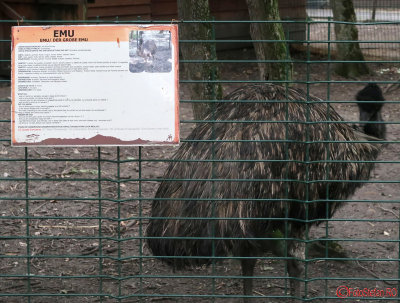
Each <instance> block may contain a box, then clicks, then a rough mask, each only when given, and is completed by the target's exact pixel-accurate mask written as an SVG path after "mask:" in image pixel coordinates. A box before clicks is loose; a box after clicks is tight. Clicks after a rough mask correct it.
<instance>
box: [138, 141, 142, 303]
mask: <svg viewBox="0 0 400 303" xmlns="http://www.w3.org/2000/svg"><path fill="white" fill-rule="evenodd" d="M138 149H139V158H138V168H139V172H138V173H139V193H138V199H139V275H140V278H139V293H140V294H143V278H142V275H143V200H142V146H139V148H138ZM139 302H143V297H142V296H140V297H139Z"/></svg>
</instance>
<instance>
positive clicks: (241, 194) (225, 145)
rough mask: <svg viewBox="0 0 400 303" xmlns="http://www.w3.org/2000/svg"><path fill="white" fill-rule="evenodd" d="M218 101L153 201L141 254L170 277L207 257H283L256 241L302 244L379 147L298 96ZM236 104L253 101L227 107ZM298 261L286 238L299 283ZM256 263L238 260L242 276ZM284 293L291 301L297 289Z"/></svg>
mask: <svg viewBox="0 0 400 303" xmlns="http://www.w3.org/2000/svg"><path fill="white" fill-rule="evenodd" d="M225 99H227V100H232V102H221V103H219V104H218V105H216V108H215V111H214V113H210V114H209V115H208V116H207V118H206V119H205V120H215V122H213V121H210V122H205V123H201V124H199V125H198V126H196V127H195V129H194V130H193V131H192V133H191V134H190V135H189V137H188V138H187V139H188V140H202V141H190V142H185V143H183V144H182V145H181V146H180V148H179V150H178V151H177V153H176V154H175V156H174V159H176V160H183V161H174V162H172V163H171V164H170V165H169V167H168V169H167V171H166V173H165V176H164V179H163V181H162V182H161V184H160V186H159V188H158V190H157V193H156V196H155V200H154V201H153V203H152V210H151V217H152V218H150V222H149V225H148V228H147V236H148V237H149V238H148V240H147V243H148V246H149V248H150V249H151V251H152V253H153V254H154V255H156V256H165V257H166V258H162V260H163V261H165V262H167V263H168V264H170V265H172V266H173V267H175V268H178V269H179V268H182V267H185V266H191V265H201V264H208V263H210V262H211V260H212V257H213V256H229V255H233V256H239V257H260V256H262V255H263V254H264V253H265V252H268V251H270V252H272V253H274V254H275V255H277V256H285V254H286V252H285V251H284V247H285V245H284V243H283V240H281V241H278V240H271V239H270V240H263V239H261V238H279V237H282V235H284V234H285V228H287V233H288V238H289V239H303V236H304V232H305V228H306V223H304V221H302V220H313V221H312V223H310V224H315V223H317V222H319V221H320V220H321V219H329V218H330V217H331V216H332V215H333V214H334V212H335V211H336V210H337V208H338V207H340V205H341V203H340V202H337V201H338V200H339V201H340V200H343V199H346V198H347V197H349V196H350V195H352V194H353V193H354V191H355V190H356V189H357V188H358V187H360V186H361V185H362V183H359V182H356V181H357V180H367V179H368V178H369V175H370V172H371V169H372V168H373V163H371V162H362V161H373V160H374V159H376V157H377V155H378V150H379V146H380V144H379V142H374V143H369V142H366V139H367V138H368V136H365V135H364V134H363V133H361V132H359V131H357V130H354V129H353V128H352V127H350V126H348V125H347V124H345V123H342V121H343V119H342V118H341V117H340V116H339V114H338V113H337V112H336V111H335V110H334V109H333V108H332V107H330V106H329V105H327V104H326V103H323V102H321V100H320V99H318V98H316V97H313V96H308V97H307V94H306V93H304V92H303V91H301V90H298V89H293V88H285V87H282V86H278V85H273V84H262V85H261V84H260V85H248V86H245V87H242V88H239V89H237V90H235V91H234V92H232V93H231V94H229V95H228V96H227V97H225ZM243 100H254V101H256V102H239V103H237V102H235V101H243ZM207 140H211V141H207ZM200 160H203V162H202V161H200ZM206 160H215V161H206ZM329 160H334V161H333V162H330V161H329ZM349 161H354V162H349ZM349 180H351V182H348V181H349ZM328 192H329V196H328V195H327V194H328ZM159 198H161V199H159ZM166 198H167V199H166ZM185 199H187V200H185ZM306 202H307V203H306ZM164 237H169V238H168V239H164ZM181 238H182V239H181ZM303 254H304V247H302V245H301V242H298V241H295V240H287V255H286V256H288V257H292V258H291V259H289V260H288V261H287V262H288V272H289V275H290V276H291V277H294V278H299V277H300V274H301V266H300V262H298V261H296V259H295V257H299V258H303ZM255 263H256V260H255V259H254V258H253V259H245V258H244V259H243V260H242V271H243V272H242V273H243V275H244V276H252V275H253V271H254V266H255ZM290 286H291V294H292V295H296V296H299V295H300V284H299V282H298V281H297V280H296V279H291V281H290ZM244 294H245V295H251V294H252V279H244ZM245 302H247V300H246V299H245Z"/></svg>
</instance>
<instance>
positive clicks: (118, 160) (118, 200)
mask: <svg viewBox="0 0 400 303" xmlns="http://www.w3.org/2000/svg"><path fill="white" fill-rule="evenodd" d="M117 212H118V214H117V222H118V223H117V242H118V260H117V262H118V264H117V268H118V302H121V300H122V299H121V297H122V261H121V260H122V255H121V249H122V248H121V241H122V239H121V155H120V148H119V146H118V147H117Z"/></svg>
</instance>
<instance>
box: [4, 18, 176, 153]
mask: <svg viewBox="0 0 400 303" xmlns="http://www.w3.org/2000/svg"><path fill="white" fill-rule="evenodd" d="M178 83H179V81H178V29H177V26H176V25H146V26H143V25H92V26H91V25H82V26H81V25H79V26H17V27H13V28H12V117H11V120H12V144H13V145H14V146H29V145H40V146H43V145H51V146H53V145H63V146H69V145H164V144H169V145H170V144H178V143H179V108H178V107H179V90H178Z"/></svg>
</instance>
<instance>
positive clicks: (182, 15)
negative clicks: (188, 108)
mask: <svg viewBox="0 0 400 303" xmlns="http://www.w3.org/2000/svg"><path fill="white" fill-rule="evenodd" d="M178 15H179V19H180V20H184V21H192V20H198V21H207V20H210V19H211V18H210V9H209V5H208V0H178ZM212 26H213V25H212V24H211V23H201V22H198V23H197V22H193V23H183V24H182V25H181V26H180V28H179V30H180V32H179V36H180V39H182V40H211V39H213V38H214V37H213V34H212ZM181 53H182V58H183V59H184V60H212V59H216V51H215V46H214V43H203V42H189V43H182V44H181ZM184 73H185V77H186V79H188V80H203V81H204V80H206V81H207V80H217V79H218V70H217V67H216V64H215V63H214V64H212V63H209V62H207V63H186V64H185V65H184ZM188 85H190V87H191V89H190V92H191V99H193V100H205V101H207V100H214V99H221V97H222V88H221V85H220V84H215V83H212V82H207V83H190V84H188ZM210 108H211V103H198V102H196V103H193V115H194V118H195V119H196V120H202V119H203V118H204V117H205V116H206V115H207V113H209V111H210Z"/></svg>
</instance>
